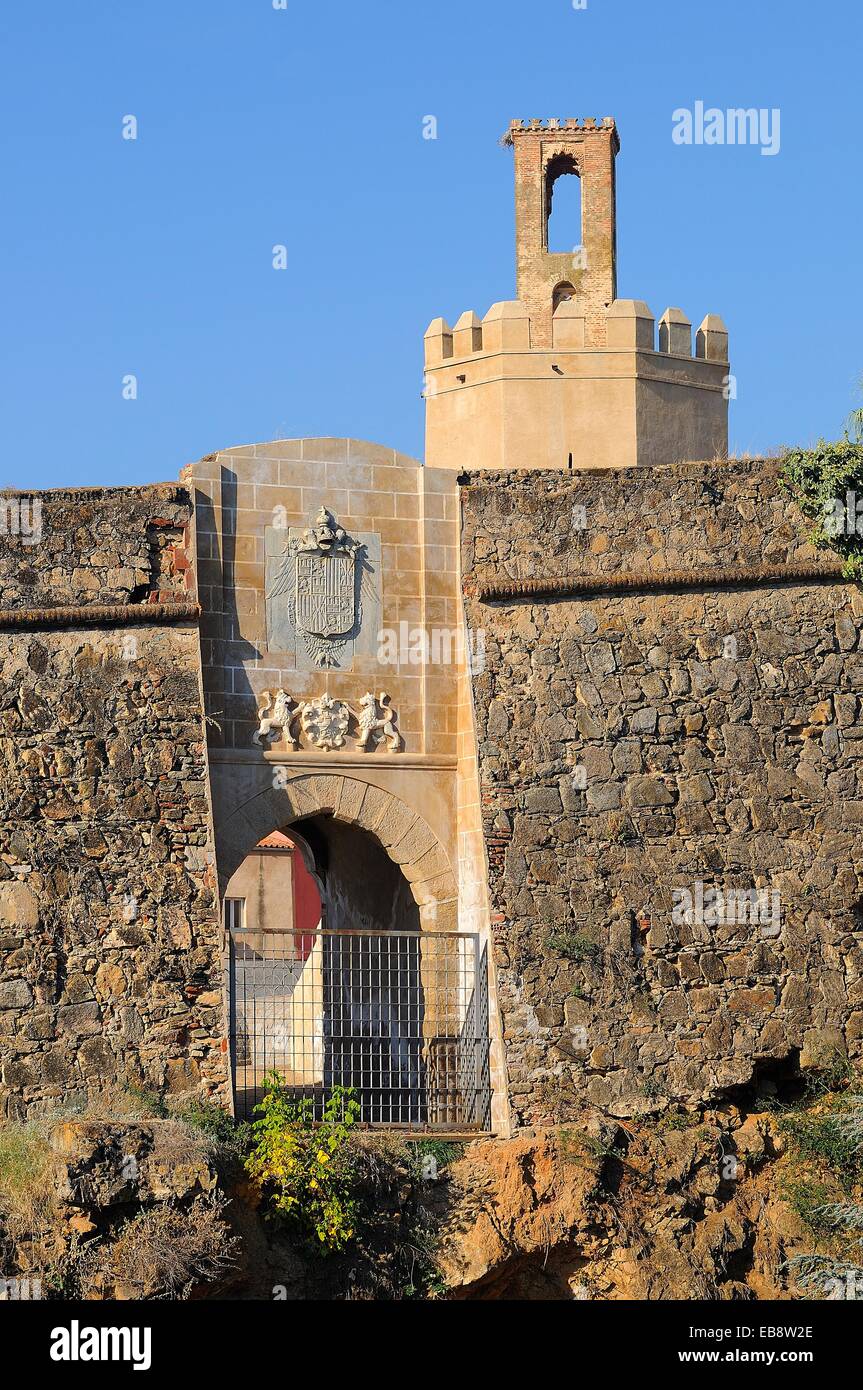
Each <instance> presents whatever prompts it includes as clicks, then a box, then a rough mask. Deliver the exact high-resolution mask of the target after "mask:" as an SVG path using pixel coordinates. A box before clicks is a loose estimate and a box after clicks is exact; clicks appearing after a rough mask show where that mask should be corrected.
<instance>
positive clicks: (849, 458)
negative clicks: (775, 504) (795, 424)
mask: <svg viewBox="0 0 863 1390" xmlns="http://www.w3.org/2000/svg"><path fill="white" fill-rule="evenodd" d="M780 478H781V482H782V485H783V487H784V488H785V490H786V491H787V492H789V493H790V494H791V496H792V497H793V498H794V501H795V502H796V503H797V505H798V507H799V508H800V510H801V512H802V513H803V515H804V516H805V517H806V519H807V521H811V522H812V523H813V526H812V529H811V531H810V532H809V533H808V535H807V539H808V540H809V542H810V543H811V544H812V545H815V546H817V547H818V548H819V549H829V550H834V551H836V553H837V554H838V555H841V556H843V558H844V561H845V564H844V566H843V572H844V574H845V576H846V578H848V579H858V578H860V577H861V576H863V535H859V534H858V532H857V528H856V526H855V527H851V528H848V527H846V526H844V524H841V521H842V513H843V512H844V508H845V498H846V495H847V494H848V493H854V494H855V495H857V496H860V497H863V444H861V443H860V442H857V441H855V440H851V439H848V438H846V439H842V440H838V441H836V442H835V443H831V442H829V441H828V440H825V439H819V441H818V443H817V444H816V445H815V447H814V449H787V450H786V451H785V453H784V454H783V456H782V464H781V472H780Z"/></svg>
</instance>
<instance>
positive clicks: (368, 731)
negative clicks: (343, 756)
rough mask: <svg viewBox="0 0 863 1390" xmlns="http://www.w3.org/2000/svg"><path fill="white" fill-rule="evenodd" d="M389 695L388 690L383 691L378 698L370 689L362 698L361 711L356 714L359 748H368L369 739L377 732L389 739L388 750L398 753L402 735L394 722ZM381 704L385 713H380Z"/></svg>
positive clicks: (357, 743) (357, 744)
mask: <svg viewBox="0 0 863 1390" xmlns="http://www.w3.org/2000/svg"><path fill="white" fill-rule="evenodd" d="M389 699H390V697H389V695H387V693H386V691H381V693H380V695H379V696H378V698H377V700H375V697H374V695H373V694H372V692H371V691H370V690H367V691H366V693H365V695H364V696H363V697H362V699H361V700H360V712H359V714H358V715H357V716H356V720H357V724H358V725H359V737H358V738H357V741H356V746H357V748H368V746H369V740H370V739H373V738H374V737H375V735H376V734H380V735H381V737H382V738H385V739H386V741H387V752H388V753H397V752H398V750H399V748H400V747H401V735H400V734H399V733H398V732H397V731H396V727H395V724H394V723H393V719H394V711H393V710H392V709H390V707H389ZM378 705H380V707H381V709H382V711H383V715H382V716H381V715H379V714H378Z"/></svg>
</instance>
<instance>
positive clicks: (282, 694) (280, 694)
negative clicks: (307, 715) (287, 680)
mask: <svg viewBox="0 0 863 1390" xmlns="http://www.w3.org/2000/svg"><path fill="white" fill-rule="evenodd" d="M301 710H302V706H301V705H297V704H295V703H294V701H293V700H292V699H291V697H290V695H288V693H287V692H286V691H284V690H277V691H276V693H275V696H274V695H273V693H272V691H270V690H262V691H261V703H260V705H259V706H258V719H259V720H260V723H259V725H258V727H257V729H256V731H255V733H253V734H252V739H253V741H254V742H255V743H258V744H261V745H262V746H263V741H264V739H265V738H269V736H270V734H271V733H272V732H273V730H274V729H279V730H281V731H282V733H284V735H285V737H286V738H287V739H288V740H289V742H290V744H291V746H292V747H293V748H296V747H297V739H296V736H295V735H294V734H293V733H292V731H291V725H292V724H293V723H294V720H295V719H297V718H298V717H299V715H300V713H301Z"/></svg>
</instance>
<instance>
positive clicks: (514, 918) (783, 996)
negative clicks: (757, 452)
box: [462, 461, 863, 1124]
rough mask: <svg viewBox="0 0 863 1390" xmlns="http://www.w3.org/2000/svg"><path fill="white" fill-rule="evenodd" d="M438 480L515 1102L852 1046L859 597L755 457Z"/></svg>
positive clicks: (735, 1070) (608, 1091)
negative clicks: (448, 505)
mask: <svg viewBox="0 0 863 1390" xmlns="http://www.w3.org/2000/svg"><path fill="white" fill-rule="evenodd" d="M462 496H463V508H464V520H463V567H464V574H465V591H466V595H467V614H468V621H469V622H471V623H472V624H474V625H476V626H479V625H484V626H485V628H486V632H487V636H486V649H487V654H488V659H487V662H486V666H485V669H484V670H483V671H482V672H481V673H478V674H476V675H475V676H474V678H473V689H474V698H475V701H476V708H477V737H478V758H479V767H480V778H481V796H482V813H483V824H484V829H485V839H486V846H487V859H488V868H489V889H490V895H491V908H492V921H493V931H494V939H495V954H496V962H497V973H498V987H499V1004H500V1008H501V1013H502V1027H503V1035H504V1038H505V1041H506V1064H507V1069H508V1074H509V1091H510V1099H511V1103H512V1106H513V1109H514V1121H515V1123H516V1124H518V1123H522V1124H535V1123H538V1122H540V1121H542V1120H547V1119H550V1118H551V1119H555V1118H556V1119H560V1118H565V1117H566V1116H567V1115H568V1114H572V1113H574V1111H576V1110H577V1109H578V1107H579V1106H581V1105H583V1104H584V1103H585V1102H587V1103H592V1104H594V1105H597V1106H599V1107H600V1108H602V1109H603V1110H606V1111H609V1112H610V1113H612V1114H614V1115H619V1116H626V1115H637V1114H639V1113H643V1112H645V1111H649V1110H651V1109H655V1108H656V1107H657V1106H662V1105H665V1104H668V1102H669V1101H681V1102H684V1103H691V1102H692V1101H693V1100H706V1099H714V1100H715V1099H716V1098H718V1097H721V1096H722V1095H723V1094H725V1093H728V1092H729V1090H733V1088H735V1087H742V1086H745V1085H747V1084H748V1083H750V1082H751V1081H752V1080H753V1077H756V1076H757V1074H758V1073H759V1072H764V1071H765V1069H767V1070H768V1071H769V1070H770V1069H771V1067H772V1068H774V1069H776V1070H777V1072H779V1073H781V1072H782V1070H783V1068H784V1070H785V1071H786V1072H787V1073H788V1074H789V1075H790V1074H792V1073H793V1072H794V1071H795V1070H796V1068H797V1066H798V1064H802V1065H803V1066H806V1065H811V1064H812V1063H813V1062H817V1061H819V1060H823V1059H824V1058H825V1056H827V1055H829V1054H830V1053H831V1051H833V1050H834V1049H838V1050H839V1051H842V1052H845V1051H846V1050H847V1052H848V1053H849V1054H850V1055H851V1056H853V1057H859V1056H860V1054H861V1050H863V1045H861V1038H863V917H861V911H860V902H861V891H863V872H861V867H860V852H861V829H860V827H861V825H863V762H861V758H863V724H861V720H860V710H861V697H860V691H861V688H863V660H861V654H860V634H861V628H863V599H861V596H860V592H859V589H858V588H857V587H856V586H855V585H853V584H850V583H845V582H843V581H842V579H841V577H840V575H839V573H838V569H839V567H838V565H836V564H830V563H829V562H828V563H827V564H824V563H823V561H822V562H820V563H819V558H818V557H817V556H816V555H815V554H814V553H813V552H812V550H811V548H810V547H808V546H807V545H806V544H805V542H804V541H803V540H802V539H801V535H802V533H803V531H804V529H805V528H804V527H803V525H802V519H801V518H800V516H799V515H798V514H797V513H796V511H795V509H794V508H793V507H792V506H791V505H790V503H789V500H788V498H787V496H786V495H784V494H783V493H782V491H781V489H780V486H779V482H778V467H777V464H776V463H775V462H741V461H733V462H726V463H724V464H717V465H709V464H704V463H701V464H697V465H695V464H694V465H686V466H677V467H668V468H664V469H657V470H653V471H651V472H650V474H649V475H648V474H645V473H642V472H640V471H639V472H618V471H614V472H612V471H609V472H606V473H581V474H578V473H576V474H574V475H572V476H565V475H561V474H559V473H554V474H551V473H547V474H536V473H529V474H528V473H524V474H520V475H517V474H512V473H508V474H491V475H489V474H487V473H479V474H475V475H473V476H472V477H471V478H470V480H469V483H468V485H467V486H465V488H464V489H463V494H462ZM801 568H802V570H803V572H804V573H806V574H807V575H808V576H809V577H807V578H805V579H804V578H802V577H801V576H800V574H799V570H800V569H801ZM744 575H745V582H743V580H744ZM621 576H623V586H622V587H615V585H617V586H620V585H621ZM554 579H559V580H560V581H561V582H560V583H559V585H557V590H558V591H557V592H556V593H555V594H553V595H549V594H548V593H547V592H546V594H545V596H543V594H542V593H536V592H533V591H532V589H535V588H536V587H537V586H539V587H541V586H542V585H546V586H548V584H549V583H550V582H552V584H553V580H554ZM699 884H701V885H702V888H701V890H699V886H698V885H699ZM715 888H720V889H725V890H726V898H727V901H726V902H725V903H724V904H723V905H722V906H721V908H719V910H717V900H716V899H715V898H712V897H711V896H710V892H709V890H712V889H715ZM676 890H677V891H676ZM681 890H683V891H681ZM759 890H760V892H761V894H762V896H761V897H757V896H753V894H756V893H757V892H758V891H759ZM684 891H688V892H689V893H691V894H692V901H691V908H692V910H691V912H689V910H688V909H689V906H690V903H689V900H688V899H687V898H686V897H685V896H683V892H684ZM699 892H700V893H701V898H700V899H699ZM732 893H733V896H732ZM739 894H743V895H744V896H738V895H739ZM699 902H702V903H703V904H704V905H705V907H706V911H700V910H699ZM687 916H688V917H689V918H690V920H688V921H687V920H685V919H686V917H687Z"/></svg>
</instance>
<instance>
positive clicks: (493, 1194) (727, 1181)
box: [437, 1107, 812, 1300]
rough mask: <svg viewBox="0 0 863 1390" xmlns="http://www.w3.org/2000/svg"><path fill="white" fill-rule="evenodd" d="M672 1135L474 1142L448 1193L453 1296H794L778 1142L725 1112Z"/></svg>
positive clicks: (772, 1127) (622, 1131)
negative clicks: (790, 1281) (788, 1269)
mask: <svg viewBox="0 0 863 1390" xmlns="http://www.w3.org/2000/svg"><path fill="white" fill-rule="evenodd" d="M675 1123H676V1124H681V1125H683V1126H684V1127H683V1128H680V1129H675V1128H669V1127H668V1125H667V1124H666V1127H664V1128H663V1127H661V1126H660V1127H654V1126H649V1127H645V1126H638V1127H633V1126H630V1125H626V1126H625V1127H624V1126H619V1125H616V1124H614V1123H608V1122H605V1121H602V1120H598V1119H593V1120H591V1121H588V1122H587V1123H586V1124H585V1125H584V1126H578V1127H574V1128H571V1129H570V1128H564V1129H541V1130H536V1131H534V1132H529V1133H525V1134H522V1135H519V1136H518V1137H517V1138H515V1139H512V1140H504V1141H493V1140H491V1141H487V1142H483V1143H477V1144H474V1145H471V1146H470V1148H469V1149H468V1151H467V1153H466V1155H465V1157H464V1159H462V1160H461V1161H460V1162H459V1163H457V1164H456V1165H454V1166H453V1168H452V1169H451V1170H450V1172H449V1175H448V1177H449V1182H448V1184H447V1188H448V1191H447V1198H446V1200H447V1209H446V1211H445V1213H444V1214H443V1215H442V1218H441V1220H442V1227H441V1237H440V1241H439V1245H438V1250H437V1262H438V1265H439V1268H440V1269H441V1272H442V1275H443V1278H444V1280H445V1282H446V1284H447V1287H448V1290H449V1295H450V1296H451V1297H455V1298H477V1299H496V1298H516V1299H570V1298H578V1299H600V1300H618V1299H623V1300H630V1299H635V1300H642V1299H649V1300H656V1299H697V1298H703V1299H753V1298H758V1299H771V1298H787V1297H789V1296H790V1295H789V1289H788V1273H787V1270H786V1268H785V1261H786V1259H787V1258H788V1257H789V1256H790V1255H791V1254H793V1253H794V1252H795V1251H796V1250H798V1249H801V1248H811V1241H812V1235H811V1232H809V1233H808V1234H807V1231H806V1229H805V1227H804V1226H803V1225H802V1223H801V1221H800V1219H799V1218H798V1217H797V1216H796V1215H795V1213H794V1212H793V1210H792V1209H791V1207H790V1206H789V1205H788V1203H787V1202H786V1201H785V1200H784V1199H783V1197H782V1195H781V1192H782V1182H781V1174H782V1167H783V1160H782V1155H783V1153H784V1151H785V1140H784V1137H783V1136H782V1134H781V1132H780V1130H779V1128H778V1127H777V1125H776V1123H775V1121H774V1120H773V1119H772V1118H771V1116H769V1115H767V1114H752V1115H748V1116H747V1115H745V1114H743V1113H741V1112H739V1111H737V1110H735V1109H734V1108H732V1107H728V1108H726V1109H725V1110H724V1111H723V1112H709V1113H707V1114H705V1115H704V1116H703V1117H701V1118H699V1117H698V1116H697V1115H693V1116H691V1117H682V1116H677V1117H675Z"/></svg>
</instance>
